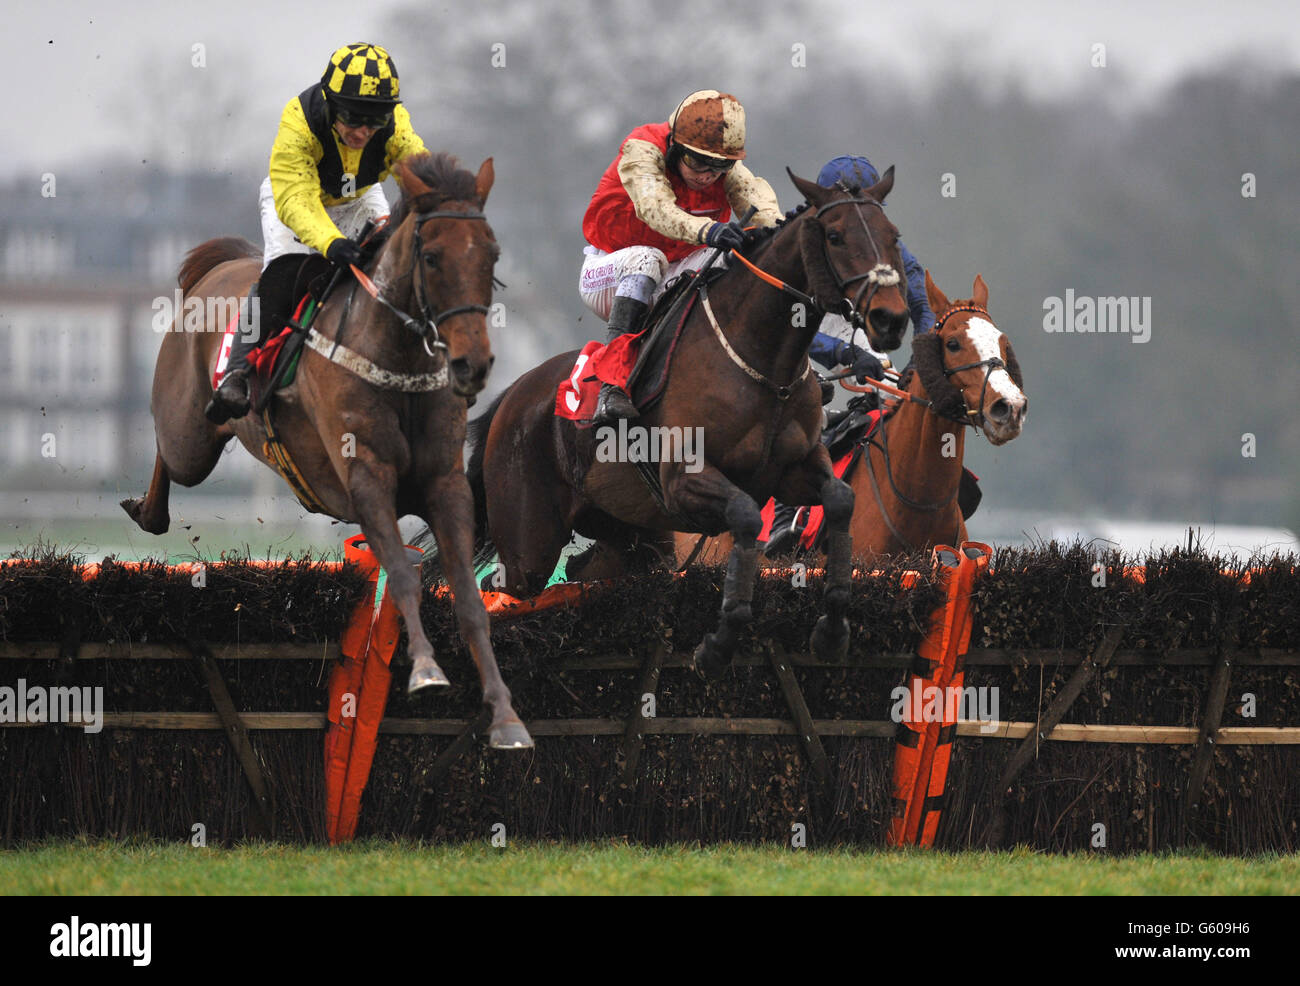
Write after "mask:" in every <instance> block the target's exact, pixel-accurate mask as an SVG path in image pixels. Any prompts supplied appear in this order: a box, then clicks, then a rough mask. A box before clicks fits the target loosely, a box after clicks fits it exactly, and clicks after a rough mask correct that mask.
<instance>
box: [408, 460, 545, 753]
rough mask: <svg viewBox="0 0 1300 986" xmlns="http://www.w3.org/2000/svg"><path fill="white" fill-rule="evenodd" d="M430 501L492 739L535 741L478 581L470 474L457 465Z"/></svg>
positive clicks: (521, 745) (499, 744) (429, 516)
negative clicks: (513, 692) (504, 668)
mask: <svg viewBox="0 0 1300 986" xmlns="http://www.w3.org/2000/svg"><path fill="white" fill-rule="evenodd" d="M427 504H428V505H427V507H426V518H425V519H426V520H427V521H428V522H429V526H430V527H432V528H433V534H434V537H435V538H437V540H438V557H439V559H440V560H441V562H442V570H443V574H444V575H445V576H446V578H447V582H448V584H449V585H450V586H451V593H452V597H453V599H454V600H455V603H456V621H457V623H458V624H459V626H460V633H461V637H462V638H464V640H465V641H466V642H467V643H468V644H469V650H470V653H471V654H472V655H473V656H474V664H475V665H476V666H477V667H478V676H479V682H480V683H481V684H482V687H483V704H484V706H486V707H487V708H488V710H489V711H490V712H491V714H492V724H491V726H490V727H489V732H488V742H489V743H490V744H491V746H492V747H493V748H494V749H498V750H519V749H526V748H528V747H531V746H532V745H533V740H532V737H531V736H529V735H528V730H527V729H526V728H524V724H523V723H522V722H521V721H520V720H519V716H518V715H517V714H516V713H515V710H514V707H513V706H512V705H511V703H510V689H509V688H507V687H506V683H505V681H504V680H503V679H502V677H501V669H500V668H499V667H497V659H496V655H495V654H494V653H493V651H492V639H491V637H490V636H489V633H488V615H487V610H486V609H484V608H483V597H482V596H480V595H479V592H478V586H477V585H475V583H474V568H473V564H472V562H471V559H472V557H473V554H474V497H473V494H472V493H471V492H470V487H469V481H468V480H467V479H466V478H465V474H464V473H462V472H460V471H456V472H452V473H448V474H447V475H445V476H442V477H440V478H438V479H436V480H434V481H433V484H432V487H431V489H430V490H429V494H428V500H427Z"/></svg>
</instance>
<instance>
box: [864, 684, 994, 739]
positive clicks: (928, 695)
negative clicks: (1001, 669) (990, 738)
mask: <svg viewBox="0 0 1300 986" xmlns="http://www.w3.org/2000/svg"><path fill="white" fill-rule="evenodd" d="M889 698H890V700H891V701H892V702H893V703H894V704H893V706H892V707H891V708H890V711H889V716H890V718H891V719H893V720H894V722H957V721H958V720H965V721H966V722H974V721H978V722H979V723H980V732H981V733H991V732H993V731H994V730H995V729H997V726H996V725H995V724H996V723H997V720H998V689H997V686H996V685H994V686H992V687H984V686H981V687H978V688H977V687H975V686H974V685H970V686H968V687H966V688H958V687H957V686H956V685H949V686H948V687H946V688H940V687H939V686H938V685H926V686H925V687H924V688H920V689H917V690H916V691H913V690H912V689H910V688H908V687H907V686H906V685H899V686H898V687H897V688H895V689H894V690H893V691H891V692H890V693H889Z"/></svg>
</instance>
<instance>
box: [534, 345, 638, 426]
mask: <svg viewBox="0 0 1300 986" xmlns="http://www.w3.org/2000/svg"><path fill="white" fill-rule="evenodd" d="M643 335H644V333H643V332H638V333H637V334H636V335H630V334H625V335H621V336H619V337H618V338H617V339H615V340H614V341H613V342H611V343H609V344H604V343H600V342H596V341H595V340H593V341H591V342H589V343H587V344H586V345H585V346H583V347H582V352H580V353H579V354H578V358H577V359H576V360H575V361H574V363H573V371H572V372H571V373H570V374H569V375H568V376H567V377H566V378H565V379H564V382H563V383H561V384H560V386H559V388H558V389H557V390H556V391H555V413H556V415H557V416H558V417H561V418H568V419H569V420H570V421H590V420H591V417H592V415H593V414H595V413H596V398H597V397H598V396H599V395H600V385H601V384H602V383H612V384H614V386H616V387H622V388H624V389H626V387H627V380H628V377H630V376H631V375H632V368H633V367H634V366H635V365H636V357H637V353H638V351H639V350H640V345H641V337H642V336H643Z"/></svg>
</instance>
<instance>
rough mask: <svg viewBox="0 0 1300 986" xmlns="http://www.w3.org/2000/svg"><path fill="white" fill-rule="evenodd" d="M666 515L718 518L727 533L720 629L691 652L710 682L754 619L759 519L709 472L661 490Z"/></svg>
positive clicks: (749, 501) (681, 476) (682, 477)
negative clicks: (728, 550)
mask: <svg viewBox="0 0 1300 986" xmlns="http://www.w3.org/2000/svg"><path fill="white" fill-rule="evenodd" d="M664 495H665V496H664V499H665V502H666V503H667V504H668V506H669V509H672V510H677V511H680V512H682V513H684V514H686V515H687V516H693V517H699V516H707V515H708V514H709V513H711V512H712V513H721V514H722V517H723V519H724V520H725V523H726V525H727V530H729V531H730V532H731V537H732V542H733V544H732V548H731V556H730V557H729V558H728V560H727V577H726V580H725V581H724V582H723V587H722V612H721V614H720V618H719V620H718V629H717V630H716V631H715V632H714V633H710V634H705V637H704V640H703V642H702V643H701V644H700V645H699V647H697V648H696V650H695V666H696V667H697V668H699V669H700V671H701V672H703V673H704V674H705V675H708V676H710V677H714V676H716V675H718V674H719V673H721V671H722V670H723V669H724V668H725V667H727V665H729V664H730V663H731V659H732V656H733V655H734V654H735V652H736V641H737V639H738V637H739V633H740V630H741V629H742V628H743V627H744V626H745V625H746V624H747V623H749V621H750V619H751V618H752V616H753V611H752V609H751V605H750V604H751V603H752V601H753V598H754V580H755V578H756V576H757V573H758V535H759V532H760V531H761V530H762V529H763V517H762V514H761V512H760V511H759V508H758V504H757V503H755V502H754V500H753V498H752V497H751V496H749V495H748V494H747V493H745V492H744V491H742V490H741V489H740V488H739V487H738V486H736V485H735V484H734V483H732V482H731V481H730V480H728V479H727V478H726V477H725V476H723V475H722V473H720V472H718V470H716V469H714V468H712V467H705V469H704V470H703V471H701V472H699V473H697V474H694V475H687V474H686V473H684V472H677V473H674V474H672V475H671V476H670V477H669V480H668V482H666V483H665V484H664Z"/></svg>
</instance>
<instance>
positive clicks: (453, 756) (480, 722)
mask: <svg viewBox="0 0 1300 986" xmlns="http://www.w3.org/2000/svg"><path fill="white" fill-rule="evenodd" d="M491 721H492V713H491V711H490V710H488V709H483V710H482V711H480V712H479V714H478V715H477V716H476V717H475V718H474V719H472V720H470V723H469V725H467V726H466V727H465V728H464V729H462V730H461V731H460V735H459V736H457V737H456V738H455V739H454V740H452V741H451V746H449V747H447V749H445V750H443V751H442V752H441V753H439V754H438V758H437V759H436V760H434V761H433V766H432V767H430V768H429V778H428V780H429V783H431V784H437V783H438V782H439V781H441V780H442V778H443V777H444V775H446V773H447V771H449V770H451V765H452V764H454V763H455V762H456V761H457V760H459V759H460V758H461V757H462V756H464V754H465V751H466V750H468V749H469V748H470V747H471V746H473V744H474V741H475V740H476V739H477V738H478V737H479V736H480V735H481V734H482V733H483V731H484V730H485V729H487V728H488V725H489V724H490V723H491Z"/></svg>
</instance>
